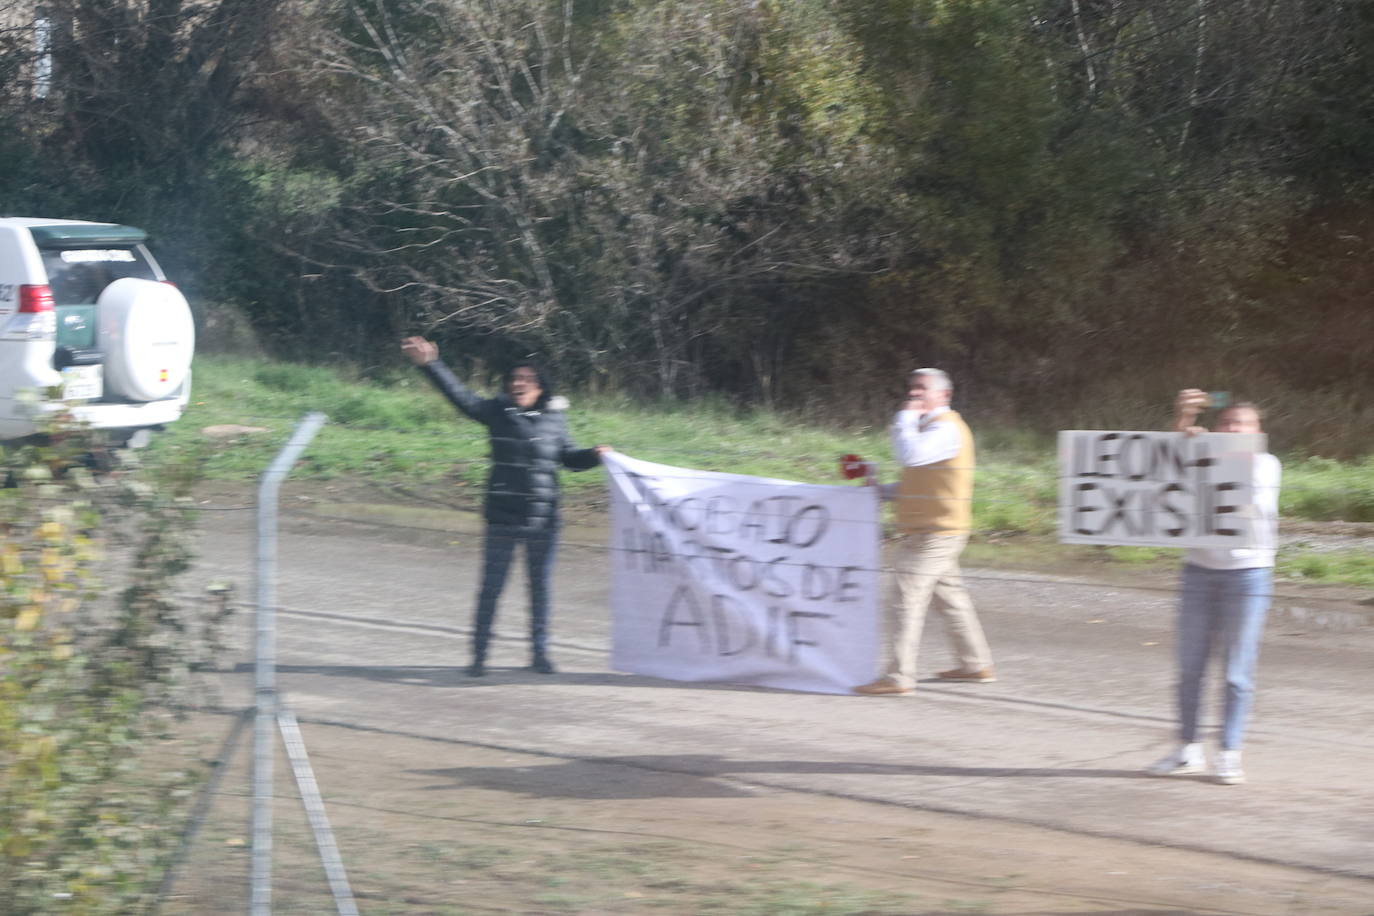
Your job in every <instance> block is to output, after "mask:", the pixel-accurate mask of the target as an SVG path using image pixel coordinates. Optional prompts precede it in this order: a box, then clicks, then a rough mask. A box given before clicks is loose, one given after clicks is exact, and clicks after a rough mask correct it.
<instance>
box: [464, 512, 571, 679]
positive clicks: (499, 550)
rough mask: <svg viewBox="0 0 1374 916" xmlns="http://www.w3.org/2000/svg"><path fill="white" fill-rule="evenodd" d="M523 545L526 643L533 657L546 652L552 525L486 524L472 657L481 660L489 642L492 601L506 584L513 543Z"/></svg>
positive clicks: (493, 610)
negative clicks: (526, 582)
mask: <svg viewBox="0 0 1374 916" xmlns="http://www.w3.org/2000/svg"><path fill="white" fill-rule="evenodd" d="M522 542H523V543H524V545H525V563H526V567H525V568H526V571H527V574H528V579H529V588H530V645H531V647H532V648H533V654H534V655H535V657H539V656H542V655H544V654H546V652H547V651H548V646H549V581H550V580H551V579H552V578H553V558H554V552H555V548H556V547H557V546H558V529H557V528H556V527H550V528H540V529H530V528H521V527H516V526H512V525H488V526H487V537H486V542H485V545H484V548H483V562H482V587H481V589H480V590H479V591H478V592H477V612H476V615H475V618H474V621H473V632H472V657H473V660H474V661H478V662H482V661H485V660H486V657H487V644H488V643H489V642H490V641H491V625H492V621H493V620H494V619H495V618H496V602H497V600H498V599H499V598H500V597H501V591H502V589H504V588H505V587H506V575H507V574H508V573H509V572H510V564H511V560H512V559H513V558H514V556H515V548H516V545H517V544H520V543H522Z"/></svg>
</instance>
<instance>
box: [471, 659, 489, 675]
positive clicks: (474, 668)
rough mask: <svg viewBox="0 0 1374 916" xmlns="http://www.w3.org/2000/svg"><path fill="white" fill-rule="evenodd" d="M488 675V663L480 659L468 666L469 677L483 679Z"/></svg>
mask: <svg viewBox="0 0 1374 916" xmlns="http://www.w3.org/2000/svg"><path fill="white" fill-rule="evenodd" d="M486 673H487V663H486V662H484V661H482V660H481V659H480V658H478V659H473V662H472V664H471V665H468V677H483V676H484V675H485V674H486Z"/></svg>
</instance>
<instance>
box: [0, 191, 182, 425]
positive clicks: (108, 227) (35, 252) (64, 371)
mask: <svg viewBox="0 0 1374 916" xmlns="http://www.w3.org/2000/svg"><path fill="white" fill-rule="evenodd" d="M146 239H147V235H146V234H145V233H144V232H143V231H142V230H140V229H134V228H133V227H131V226H118V225H114V224H112V223H88V222H79V221H76V220H60V219H23V218H18V217H0V441H9V440H14V439H21V438H23V437H24V436H27V435H30V434H31V433H33V432H34V422H33V416H32V413H31V411H32V408H31V406H30V405H29V404H27V403H26V402H25V401H24V399H23V397H22V392H25V391H30V392H32V391H35V390H38V389H44V388H51V387H55V386H61V387H62V391H63V397H64V399H66V400H68V401H75V402H77V403H76V406H75V413H76V415H77V416H78V417H79V418H80V419H81V420H83V421H85V422H86V423H89V424H90V425H91V426H93V427H95V428H97V429H104V430H109V431H110V433H111V435H112V438H113V439H114V440H115V441H116V442H117V443H119V444H126V443H127V444H134V445H137V444H140V443H141V441H142V440H145V439H146V437H147V432H145V431H146V430H148V429H150V428H156V427H160V426H162V425H163V424H165V423H170V422H172V421H173V420H176V419H177V418H179V417H180V416H181V413H182V411H183V410H185V409H186V404H187V401H188V400H189V398H190V392H191V355H192V354H193V352H194V351H195V324H194V322H193V321H192V319H191V310H190V308H189V307H188V306H187V305H186V299H185V298H184V297H183V296H182V295H181V293H180V292H179V291H178V290H177V288H176V287H175V286H173V285H172V284H170V283H169V282H167V278H166V277H164V276H163V274H162V269H161V268H159V267H158V266H157V262H156V261H154V260H153V256H152V255H151V254H149V253H148V249H147V248H146V247H145V246H144V241H145V240H146ZM131 440H132V441H131Z"/></svg>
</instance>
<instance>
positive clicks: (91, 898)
mask: <svg viewBox="0 0 1374 916" xmlns="http://www.w3.org/2000/svg"><path fill="white" fill-rule="evenodd" d="M60 420H61V418H60V416H58V417H55V418H54V423H59V427H55V432H54V437H53V441H54V444H53V445H49V446H44V447H36V446H30V447H27V448H23V449H16V450H12V451H7V452H6V455H5V468H4V472H5V476H6V477H7V478H8V479H9V480H10V482H11V483H12V484H13V485H12V486H8V487H6V488H4V489H0V531H3V537H2V538H0V564H2V565H3V573H4V575H3V580H2V581H3V587H2V588H0V887H4V888H5V892H4V894H3V895H0V913H3V914H21V913H49V912H56V911H59V910H60V911H61V912H72V913H89V914H99V913H109V914H116V913H129V912H135V911H142V909H143V908H144V907H145V906H146V905H147V904H148V902H149V901H150V900H151V899H152V897H151V895H152V893H153V892H154V891H155V888H156V879H157V876H158V874H159V871H160V868H161V866H163V865H165V863H166V859H167V856H168V854H169V853H170V850H171V847H172V845H173V844H174V843H175V840H176V837H177V830H176V829H175V819H174V817H173V814H174V813H175V812H176V811H177V810H178V808H179V806H181V805H183V804H184V799H185V797H186V796H187V795H188V794H189V793H190V790H191V786H192V783H193V782H194V780H195V778H196V776H197V775H200V774H196V773H194V772H192V770H191V769H190V768H177V767H175V766H168V765H167V761H165V760H160V761H158V765H157V766H151V767H147V768H146V769H144V768H143V766H142V764H143V763H145V762H146V757H147V751H148V748H149V747H150V744H151V743H153V742H154V741H155V735H156V734H157V733H158V732H159V731H160V730H161V729H162V728H163V727H164V725H165V724H166V718H167V716H168V712H167V707H166V706H165V705H158V704H159V701H166V700H168V699H171V698H172V697H173V696H174V695H175V694H174V691H176V690H177V688H178V685H181V684H184V683H185V680H184V679H185V677H186V675H187V673H188V672H189V670H190V668H191V667H192V666H193V665H195V664H197V663H200V662H203V661H205V660H206V659H207V658H208V654H209V652H210V651H211V649H212V647H213V645H214V643H215V638H214V627H213V615H209V616H207V615H203V614H202V613H200V611H201V610H205V609H203V608H202V609H191V608H188V607H186V606H185V605H184V603H182V602H179V601H177V600H176V599H175V598H174V597H173V594H172V583H173V580H174V579H175V577H176V576H177V574H178V573H180V572H181V571H182V570H183V569H185V567H186V564H187V560H188V553H187V550H188V547H187V519H186V517H185V516H186V512H185V511H184V510H182V509H178V508H177V507H176V505H175V504H172V505H170V506H169V505H168V503H167V498H168V496H169V495H170V494H167V493H162V492H159V491H157V490H155V489H154V488H153V487H151V486H150V485H149V483H148V482H147V481H146V480H144V479H143V478H142V475H140V474H139V473H137V472H135V471H131V470H125V471H122V472H120V473H118V474H115V475H106V476H103V477H102V478H101V479H99V480H97V479H96V478H94V477H92V475H91V474H90V473H89V472H87V471H86V470H85V468H84V466H82V465H81V464H80V463H79V462H78V460H77V459H78V458H79V457H80V456H81V455H82V454H85V453H88V450H89V448H90V447H91V441H90V440H89V439H88V438H87V437H85V436H83V435H82V434H80V433H79V432H75V431H72V430H70V429H66V430H62V429H60Z"/></svg>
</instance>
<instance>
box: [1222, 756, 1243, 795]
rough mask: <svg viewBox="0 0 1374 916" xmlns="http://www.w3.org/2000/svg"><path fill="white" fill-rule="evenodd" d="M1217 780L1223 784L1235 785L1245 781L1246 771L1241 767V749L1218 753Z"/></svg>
mask: <svg viewBox="0 0 1374 916" xmlns="http://www.w3.org/2000/svg"><path fill="white" fill-rule="evenodd" d="M1216 777H1217V782H1219V783H1221V784H1222V785H1223V786H1235V785H1240V784H1241V783H1243V782H1245V771H1244V770H1242V769H1241V768H1240V751H1222V752H1220V753H1219V754H1217V765H1216Z"/></svg>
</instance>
